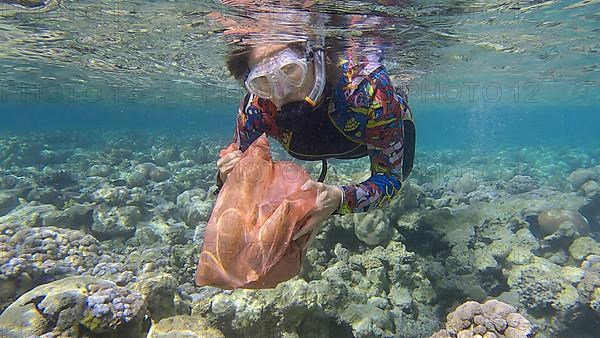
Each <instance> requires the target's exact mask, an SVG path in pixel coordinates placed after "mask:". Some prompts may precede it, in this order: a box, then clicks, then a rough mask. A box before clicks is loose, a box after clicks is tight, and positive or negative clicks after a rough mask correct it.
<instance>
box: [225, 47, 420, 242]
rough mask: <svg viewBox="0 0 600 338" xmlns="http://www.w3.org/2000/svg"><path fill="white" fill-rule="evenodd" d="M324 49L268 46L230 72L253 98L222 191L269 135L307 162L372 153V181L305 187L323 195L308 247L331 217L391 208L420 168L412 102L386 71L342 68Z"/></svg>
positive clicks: (245, 52) (245, 104)
mask: <svg viewBox="0 0 600 338" xmlns="http://www.w3.org/2000/svg"><path fill="white" fill-rule="evenodd" d="M323 47H324V46H318V45H312V44H310V43H307V42H292V43H263V44H258V45H254V46H252V47H244V48H243V49H242V50H238V51H236V52H234V53H233V54H231V55H230V56H229V59H228V61H227V65H228V68H229V71H230V72H231V74H232V75H233V76H234V77H235V78H236V79H238V80H240V81H243V83H244V85H245V87H246V89H247V90H248V93H247V94H246V95H245V97H244V99H243V101H242V103H241V105H240V108H239V111H238V116H237V126H236V131H235V135H234V142H236V143H237V144H238V146H239V149H240V150H239V151H236V152H233V153H231V154H228V155H226V156H224V157H223V158H221V159H219V161H218V162H217V166H218V168H219V175H218V184H219V186H221V185H222V184H223V182H224V181H225V180H226V179H227V177H228V175H229V174H230V173H231V171H232V169H233V167H234V166H235V164H236V163H237V162H238V161H239V159H240V156H241V154H242V152H243V151H245V150H246V149H247V148H248V146H249V145H250V144H251V143H252V142H253V141H254V140H256V139H257V138H258V137H259V136H260V135H262V134H263V133H266V134H267V135H268V136H271V137H274V138H275V139H277V140H278V141H279V142H280V143H281V144H282V145H283V147H284V149H285V150H286V151H287V152H288V153H289V154H290V155H292V156H293V157H295V158H299V159H302V160H323V159H328V158H337V159H356V158H360V157H363V156H367V155H368V156H369V158H370V161H371V176H370V178H368V179H367V180H366V181H364V182H361V183H358V184H354V185H345V186H333V185H328V184H324V183H321V182H315V181H308V182H307V183H306V184H305V185H304V186H303V188H310V189H316V190H317V196H318V197H317V207H316V209H315V210H313V211H312V212H311V213H310V218H309V220H308V222H307V223H306V225H305V226H304V227H303V228H302V230H301V231H300V233H298V234H297V235H296V237H295V238H299V237H301V236H303V235H304V234H306V233H309V232H311V231H312V233H311V238H310V240H309V241H308V243H307V246H308V245H310V243H311V242H312V240H313V239H314V236H315V235H316V233H317V232H318V230H319V228H320V226H321V224H322V223H323V222H324V221H325V220H326V219H327V218H328V217H329V216H330V215H332V214H334V213H337V214H348V213H353V212H363V211H369V210H372V209H375V208H381V207H383V206H385V205H386V204H387V203H389V201H390V200H391V199H392V198H393V197H394V196H395V195H396V194H397V193H398V191H399V189H400V186H401V182H402V180H404V179H405V178H406V177H407V176H408V174H409V173H410V171H411V169H412V164H413V158H414V147H415V125H414V122H413V119H412V113H411V111H410V108H409V106H408V103H407V98H406V96H405V95H404V93H402V92H400V91H395V90H394V88H393V86H392V84H391V81H390V78H389V77H388V74H387V73H386V70H385V68H384V67H383V65H382V64H381V63H379V62H373V61H372V60H368V59H367V58H365V59H359V58H356V57H345V58H343V59H342V60H340V62H339V63H338V62H334V60H332V59H331V58H329V57H328V56H327V55H326V52H325V50H324V48H323ZM313 230H314V231H313Z"/></svg>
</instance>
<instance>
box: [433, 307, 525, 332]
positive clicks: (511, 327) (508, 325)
mask: <svg viewBox="0 0 600 338" xmlns="http://www.w3.org/2000/svg"><path fill="white" fill-rule="evenodd" d="M532 334H533V326H532V325H531V323H530V322H529V321H528V320H527V319H526V318H525V317H523V316H522V315H521V314H519V313H518V312H517V309H515V308H514V307H513V306H511V305H508V304H506V303H503V302H500V301H498V300H495V299H492V300H488V301H487V302H485V303H483V304H480V303H477V302H473V301H471V302H466V303H464V304H462V305H460V306H459V307H457V308H456V310H454V311H453V312H451V313H449V314H448V316H447V317H446V328H445V329H443V330H441V331H438V332H436V333H435V334H434V335H432V336H431V338H455V337H459V338H462V337H485V338H492V337H498V338H500V337H511V338H528V337H531V335H532Z"/></svg>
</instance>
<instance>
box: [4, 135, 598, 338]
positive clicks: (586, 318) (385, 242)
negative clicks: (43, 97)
mask: <svg viewBox="0 0 600 338" xmlns="http://www.w3.org/2000/svg"><path fill="white" fill-rule="evenodd" d="M226 143H227V141H226V140H220V139H217V138H212V137H205V136H198V135H174V136H173V135H169V136H168V137H167V136H164V135H155V134H143V133H133V134H124V133H118V132H115V133H107V134H95V133H89V134H87V133H86V134H85V135H76V134H69V133H64V134H60V133H59V134H55V133H40V134H32V135H31V136H26V135H24V136H15V137H8V138H4V139H2V140H0V161H1V163H2V168H1V169H0V170H1V171H0V311H3V312H2V313H1V314H0V336H10V334H12V333H13V331H11V330H15V329H19V330H22V329H23V328H25V327H26V328H27V330H28V331H21V332H24V333H25V335H26V334H31V335H42V336H43V337H51V336H53V335H54V336H57V335H60V334H62V335H63V336H86V335H87V336H118V335H120V336H123V337H125V336H127V337H134V336H136V335H139V336H145V335H146V332H149V333H148V334H149V336H150V337H170V336H171V337H173V336H183V335H188V336H191V337H193V336H197V337H223V336H225V337H236V336H246V337H266V336H278V337H279V336H282V337H330V336H336V337H375V336H377V337H428V336H430V335H431V334H434V333H435V332H436V331H439V332H438V333H436V335H437V337H478V336H480V337H502V336H505V337H522V336H528V337H532V336H533V334H534V333H535V334H536V336H539V337H583V338H588V337H590V338H591V337H593V333H595V331H594V330H596V328H597V327H598V326H599V325H600V258H599V257H600V245H599V244H598V241H599V240H600V237H599V234H598V231H599V230H600V189H599V188H598V184H599V183H600V166H598V161H597V159H596V158H595V157H594V155H591V154H592V153H588V152H586V151H584V150H582V149H561V150H558V149H553V148H552V149H550V148H541V147H540V148H527V149H508V150H502V151H498V152H494V151H492V152H489V153H487V152H478V151H476V150H444V151H441V150H427V151H422V153H420V154H419V163H420V164H422V165H420V166H419V167H417V168H415V170H414V172H413V174H412V176H411V178H410V180H409V181H406V182H404V183H403V188H402V189H401V191H400V194H399V196H398V198H396V199H394V200H392V201H391V202H390V204H389V206H387V207H385V208H382V209H381V210H377V211H374V212H369V213H365V214H356V215H347V216H335V217H332V218H330V219H328V220H327V222H326V223H325V224H324V226H323V227H322V230H321V231H320V233H319V234H318V235H317V237H316V240H315V242H314V243H313V245H312V247H311V248H310V249H309V250H308V252H307V255H306V260H305V262H304V266H303V268H302V272H301V273H300V275H299V276H297V277H295V278H293V279H292V280H290V281H288V282H285V283H281V284H279V285H278V286H277V287H276V288H274V289H267V290H252V291H249V290H233V291H224V290H221V289H218V288H211V287H197V286H195V285H193V279H192V277H193V274H194V271H195V267H196V264H197V262H198V254H199V252H198V251H199V247H200V245H201V244H202V242H203V237H204V230H205V227H206V221H207V220H208V218H209V216H210V213H211V211H212V206H213V204H214V196H213V194H212V192H213V191H214V189H215V187H214V183H215V163H214V162H215V159H216V154H217V152H218V150H219V149H220V148H221V147H222V145H224V144H226ZM274 157H275V158H278V159H280V158H281V159H288V157H286V155H285V154H284V153H283V152H282V151H281V150H275V151H274ZM486 163H494V167H493V169H490V168H489V167H486ZM306 165H307V168H308V170H309V171H310V172H312V173H313V174H318V172H319V169H320V166H319V165H318V164H313V163H307V164H306ZM368 168H369V163H368V160H365V159H360V160H356V161H332V163H331V166H330V173H329V174H328V177H327V182H328V183H331V184H348V183H351V182H356V181H358V180H360V179H361V178H363V177H364V176H365V174H368V173H369V170H368ZM466 168H469V169H468V170H466ZM478 168H480V169H478ZM577 168H579V169H577ZM88 286H89V287H88ZM19 297H24V298H19ZM17 299H18V300H17ZM26 299H27V300H28V301H29V303H28V304H26V303H27V301H26ZM489 299H495V300H489ZM465 302H466V303H465ZM501 302H502V303H501ZM461 303H465V304H464V305H462V306H459V307H458V308H457V307H456V306H457V305H458V304H461ZM505 303H506V304H505ZM11 304H12V305H11ZM507 304H510V305H507ZM9 309H10V311H9ZM453 310H454V311H453ZM517 310H518V311H517ZM451 311H453V312H452V314H450V315H448V317H447V320H446V324H445V328H443V326H444V325H443V322H444V318H443V317H442V314H444V313H450V312H451ZM517 312H518V313H517ZM11 316H12V317H11ZM17 317H18V318H22V319H23V321H21V320H20V319H15V318H17ZM8 318H9V319H8ZM75 322H77V323H78V324H77V325H75V324H73V323H75ZM11 323H12V324H11ZM15 323H16V324H19V323H22V324H23V325H21V326H20V327H16V326H15ZM19 325H20V324H19ZM441 328H442V329H443V330H442V331H440V329H441ZM525 332H528V333H525Z"/></svg>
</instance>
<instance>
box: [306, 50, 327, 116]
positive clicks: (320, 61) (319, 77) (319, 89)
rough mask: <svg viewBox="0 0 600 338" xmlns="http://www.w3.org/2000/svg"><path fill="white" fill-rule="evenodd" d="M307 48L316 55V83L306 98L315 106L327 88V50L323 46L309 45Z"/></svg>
mask: <svg viewBox="0 0 600 338" xmlns="http://www.w3.org/2000/svg"><path fill="white" fill-rule="evenodd" d="M307 49H308V51H307V53H312V54H313V55H314V57H313V60H314V71H315V72H314V73H315V84H314V85H313V88H312V90H311V91H310V93H309V94H308V96H306V97H305V98H304V100H305V101H306V102H308V104H310V105H311V106H312V107H313V108H314V107H316V106H317V104H318V103H319V100H320V99H321V95H323V91H324V90H325V82H326V74H325V51H324V50H323V47H322V46H316V47H312V46H310V45H309V46H307Z"/></svg>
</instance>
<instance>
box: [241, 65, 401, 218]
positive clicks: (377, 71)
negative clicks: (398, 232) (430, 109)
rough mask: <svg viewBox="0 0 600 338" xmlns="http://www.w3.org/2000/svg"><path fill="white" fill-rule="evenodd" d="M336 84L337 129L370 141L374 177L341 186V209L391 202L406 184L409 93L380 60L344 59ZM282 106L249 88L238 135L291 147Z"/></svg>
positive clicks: (357, 140)
mask: <svg viewBox="0 0 600 338" xmlns="http://www.w3.org/2000/svg"><path fill="white" fill-rule="evenodd" d="M340 66H341V68H342V76H341V78H340V80H339V81H338V83H337V86H336V88H335V89H334V92H333V96H332V101H333V105H330V107H332V108H330V109H329V116H330V118H331V120H332V121H333V122H334V125H335V126H336V127H337V129H338V130H340V131H341V132H343V133H344V134H345V135H346V137H347V138H349V139H350V140H352V141H353V142H355V143H357V144H366V145H367V152H368V155H369V158H370V160H371V177H370V178H369V179H367V180H366V181H364V182H361V183H358V184H354V185H346V186H342V189H343V191H344V203H343V205H342V207H341V209H340V210H339V213H341V214H348V213H353V212H363V211H369V210H372V209H376V208H381V207H383V206H385V205H387V204H388V203H389V202H390V200H391V199H392V198H393V197H394V196H396V194H397V193H398V191H399V190H400V186H401V178H402V172H401V171H402V160H403V136H402V135H403V129H402V128H403V119H404V118H405V117H406V116H411V112H410V108H409V107H408V104H407V102H406V101H405V100H404V98H403V97H402V96H401V95H399V94H398V93H397V92H396V91H395V90H394V87H393V86H392V83H391V81H390V78H389V76H388V75H387V73H386V71H385V68H384V67H383V65H381V64H380V63H378V62H369V61H367V60H361V61H360V62H357V61H351V60H345V61H344V62H342V63H341V65H340ZM276 115H277V107H276V106H275V105H274V104H273V103H272V102H271V101H269V100H265V99H261V98H258V97H256V96H254V95H252V94H247V95H246V97H245V98H244V100H243V102H242V104H241V105H240V108H239V111H238V116H237V126H236V131H235V136H234V141H235V142H237V143H238V145H239V146H240V149H241V150H242V151H245V150H246V149H247V148H248V146H250V144H252V142H254V140H256V139H257V138H258V137H259V136H260V135H262V134H263V133H266V134H267V135H269V136H271V137H274V138H275V139H277V140H278V141H279V142H280V143H281V144H282V145H283V147H284V148H285V149H286V150H288V149H289V145H290V141H291V138H292V134H291V133H290V132H286V131H285V130H282V129H281V128H279V127H278V126H277V124H276V123H275V116H276Z"/></svg>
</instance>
